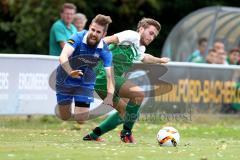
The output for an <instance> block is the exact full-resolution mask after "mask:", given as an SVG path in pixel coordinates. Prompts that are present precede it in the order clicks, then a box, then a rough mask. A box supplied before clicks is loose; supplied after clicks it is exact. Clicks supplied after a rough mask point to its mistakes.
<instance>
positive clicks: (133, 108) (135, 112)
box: [123, 102, 140, 132]
mask: <svg viewBox="0 0 240 160" xmlns="http://www.w3.org/2000/svg"><path fill="white" fill-rule="evenodd" d="M139 108H140V105H138V104H135V103H132V102H128V104H127V107H126V113H125V116H124V124H123V132H129V131H130V132H131V130H132V128H133V125H134V123H135V122H136V120H137V119H138V117H139Z"/></svg>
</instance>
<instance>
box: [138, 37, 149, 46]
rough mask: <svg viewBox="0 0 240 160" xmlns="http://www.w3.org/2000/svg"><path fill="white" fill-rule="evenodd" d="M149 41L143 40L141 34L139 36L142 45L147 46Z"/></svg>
mask: <svg viewBox="0 0 240 160" xmlns="http://www.w3.org/2000/svg"><path fill="white" fill-rule="evenodd" d="M150 43H151V42H147V41H145V39H144V37H143V36H141V38H140V44H141V45H143V46H148V45H149V44H150Z"/></svg>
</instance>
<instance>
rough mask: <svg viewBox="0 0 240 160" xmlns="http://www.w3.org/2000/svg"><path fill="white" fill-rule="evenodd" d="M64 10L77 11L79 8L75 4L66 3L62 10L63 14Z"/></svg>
mask: <svg viewBox="0 0 240 160" xmlns="http://www.w3.org/2000/svg"><path fill="white" fill-rule="evenodd" d="M64 9H74V10H75V11H76V10H77V7H76V6H75V5H74V4H73V3H64V4H63V5H62V8H61V13H63V12H64Z"/></svg>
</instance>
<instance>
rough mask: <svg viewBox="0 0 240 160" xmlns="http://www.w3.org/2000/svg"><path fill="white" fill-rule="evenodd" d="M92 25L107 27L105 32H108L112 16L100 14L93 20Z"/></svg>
mask: <svg viewBox="0 0 240 160" xmlns="http://www.w3.org/2000/svg"><path fill="white" fill-rule="evenodd" d="M92 23H97V24H98V25H100V26H103V27H105V29H104V31H105V32H106V31H107V29H108V25H109V24H110V23H112V19H111V17H110V16H105V15H102V14H98V15H97V16H96V17H95V18H94V19H93V20H92Z"/></svg>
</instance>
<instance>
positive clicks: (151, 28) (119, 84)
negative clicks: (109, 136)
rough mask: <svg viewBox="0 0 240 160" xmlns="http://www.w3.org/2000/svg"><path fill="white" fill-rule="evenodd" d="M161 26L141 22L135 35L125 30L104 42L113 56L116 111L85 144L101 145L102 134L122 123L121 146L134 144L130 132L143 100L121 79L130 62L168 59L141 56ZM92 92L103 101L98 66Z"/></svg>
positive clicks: (138, 91) (139, 91)
mask: <svg viewBox="0 0 240 160" xmlns="http://www.w3.org/2000/svg"><path fill="white" fill-rule="evenodd" d="M160 30H161V25H160V24H159V22H157V21H156V20H154V19H151V18H143V19H142V20H140V21H139V23H138V26H137V31H133V30H126V31H123V32H120V33H117V34H114V35H112V36H108V37H105V38H104V41H105V42H106V43H107V44H110V46H109V48H110V50H111V51H112V54H113V62H112V63H113V66H114V78H115V93H114V95H113V96H114V104H113V107H114V108H115V109H116V110H117V111H118V112H115V113H113V114H111V115H109V116H108V117H107V118H106V119H105V120H104V121H103V122H101V123H100V125H99V126H98V127H96V128H95V129H94V130H93V131H92V132H91V133H90V134H88V135H86V136H85V137H83V140H85V141H103V139H101V138H100V136H101V135H103V134H104V133H106V132H108V131H110V130H112V129H114V128H116V127H117V126H118V125H120V124H122V123H123V129H122V131H121V133H120V139H121V140H122V141H123V142H125V143H135V140H134V138H133V136H132V128H133V126H134V123H135V121H136V120H137V118H138V116H139V108H140V106H141V103H142V101H143V99H144V92H143V91H142V89H141V88H140V87H139V86H137V85H136V84H134V83H132V82H131V81H130V80H127V79H126V78H124V77H122V75H123V74H124V73H125V72H127V71H128V70H129V69H130V68H131V67H132V65H133V63H134V62H139V61H141V62H143V63H151V64H154V63H155V64H165V63H167V62H168V61H169V59H168V58H166V57H163V58H157V57H154V56H152V55H150V54H147V53H145V50H146V48H145V46H148V45H149V44H150V43H151V42H152V41H153V40H154V39H155V38H156V37H157V35H158V34H159V32H160ZM96 75H97V80H96V85H95V91H96V92H97V93H98V95H99V96H100V97H101V98H104V97H106V95H107V91H106V78H105V77H106V76H105V72H104V68H103V67H102V66H101V64H100V65H99V66H98V67H97V74H96Z"/></svg>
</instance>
